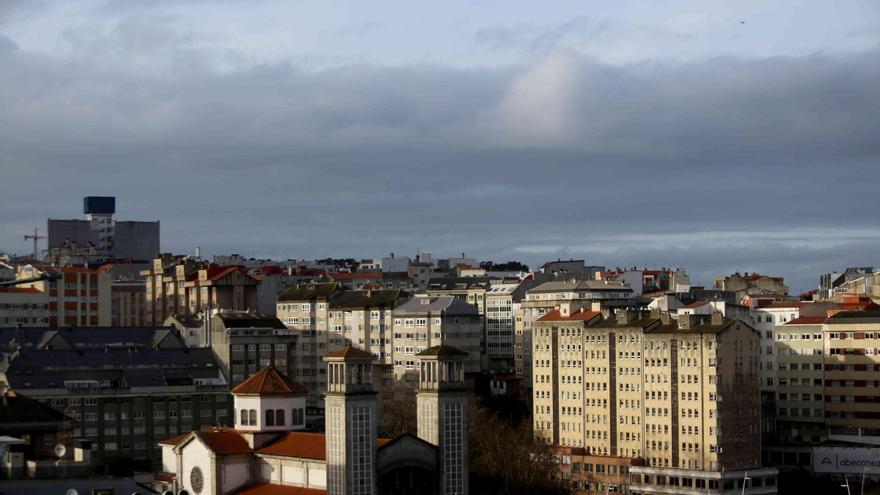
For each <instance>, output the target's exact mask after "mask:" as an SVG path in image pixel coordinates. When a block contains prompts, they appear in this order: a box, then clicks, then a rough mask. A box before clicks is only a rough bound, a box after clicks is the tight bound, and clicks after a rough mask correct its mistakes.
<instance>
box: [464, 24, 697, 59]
mask: <svg viewBox="0 0 880 495" xmlns="http://www.w3.org/2000/svg"><path fill="white" fill-rule="evenodd" d="M691 38H692V36H691V35H688V34H685V33H678V32H674V31H671V30H668V29H664V28H662V27H658V26H638V25H627V24H623V23H620V22H616V21H612V20H607V19H598V20H597V19H592V18H590V17H586V16H578V17H574V18H571V19H568V20H565V21H562V22H558V23H555V24H547V25H539V24H519V25H515V26H488V27H483V28H481V29H478V30H477V32H476V33H475V34H474V40H475V41H476V42H477V44H479V45H481V46H485V47H487V48H489V49H492V50H499V51H516V52H521V53H526V54H529V55H546V54H548V53H550V52H552V51H554V50H560V49H566V50H575V51H581V50H583V49H585V48H587V47H588V46H589V45H593V44H602V45H605V44H612V43H616V42H620V41H622V40H625V39H629V40H630V41H631V40H632V39H653V40H654V41H655V42H657V41H659V40H675V41H687V40H689V39H691Z"/></svg>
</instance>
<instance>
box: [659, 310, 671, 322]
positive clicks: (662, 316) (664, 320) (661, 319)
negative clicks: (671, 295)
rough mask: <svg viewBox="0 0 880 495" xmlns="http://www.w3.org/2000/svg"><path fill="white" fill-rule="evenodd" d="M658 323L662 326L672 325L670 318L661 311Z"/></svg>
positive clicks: (667, 313)
mask: <svg viewBox="0 0 880 495" xmlns="http://www.w3.org/2000/svg"><path fill="white" fill-rule="evenodd" d="M660 323H662V324H664V325H669V324H670V323H672V317H671V316H669V312H668V311H661V312H660Z"/></svg>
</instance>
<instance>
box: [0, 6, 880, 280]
mask: <svg viewBox="0 0 880 495" xmlns="http://www.w3.org/2000/svg"><path fill="white" fill-rule="evenodd" d="M612 3H613V6H612V5H610V4H612ZM553 4H554V5H553V6H552V7H550V6H548V5H543V4H542V5H541V8H540V9H537V5H538V4H536V3H535V2H530V1H522V2H513V1H500V0H499V1H493V0H476V1H471V2H457V1H447V2H410V1H399V2H395V1H387V2H378V3H377V2H354V1H352V2H341V1H316V2H283V3H282V2H261V1H247V2H245V1H242V2H233V1H222V2H221V1H193V0H190V1H174V0H164V1H155V2H142V1H130V2H129V1H84V2H72V1H63V2H62V1H58V2H50V1H38V0H22V1H16V0H0V212H2V227H0V250H6V251H13V252H19V253H24V252H27V251H28V250H29V244H28V243H26V242H24V241H23V239H22V237H21V236H22V235H23V234H24V233H25V232H27V231H28V230H32V229H33V228H34V227H35V226H41V227H44V225H45V219H46V218H47V217H53V218H76V217H79V216H80V215H81V204H82V200H81V198H82V197H83V196H85V195H115V196H117V197H118V200H117V211H118V217H120V218H123V219H138V220H147V219H157V218H158V219H161V221H162V236H163V239H162V241H163V242H162V244H163V249H165V250H168V251H174V252H191V251H192V249H193V248H194V247H195V246H201V247H202V249H203V251H204V252H206V253H208V254H217V253H229V252H238V253H242V254H246V255H248V256H261V257H269V256H271V257H279V258H288V257H292V258H312V257H316V256H325V255H329V256H355V257H371V256H382V255H384V254H386V253H388V252H390V251H394V252H396V253H407V252H410V253H411V252H414V251H415V249H417V248H421V249H422V250H426V251H429V252H432V253H433V254H434V255H435V256H449V255H455V254H456V253H460V252H462V251H464V252H466V253H467V254H468V255H472V256H476V257H480V258H493V259H496V260H499V261H503V260H506V259H517V260H521V261H525V262H526V263H529V264H535V263H538V262H541V261H544V260H546V259H555V258H557V257H583V258H585V259H587V260H588V262H590V263H599V264H607V265H611V266H631V265H640V266H643V265H649V266H652V265H664V266H680V267H684V268H686V269H687V270H688V271H689V272H690V273H691V275H692V278H693V279H696V280H697V281H702V282H708V281H709V280H710V278H711V276H712V275H715V274H721V273H730V272H732V271H735V270H740V271H743V270H746V271H755V270H759V271H765V272H771V273H773V274H778V275H783V276H785V277H786V279H787V280H788V281H789V285H790V286H791V287H792V289H793V290H806V289H808V288H812V287H813V286H815V285H816V284H817V279H818V274H819V273H821V272H824V271H830V270H833V269H839V268H843V267H845V266H847V265H873V264H880V259H878V249H877V246H878V242H880V230H878V227H880V221H878V211H880V201H878V197H880V117H878V116H880V3H878V2H876V1H873V0H865V1H846V0H836V1H834V2H826V1H821V2H811V1H772V0H759V1H751V0H745V1H738V2H727V1H724V2H710V1H705V0H693V1H677V2H629V1H621V2H582V1H578V2H553ZM661 4H662V5H661Z"/></svg>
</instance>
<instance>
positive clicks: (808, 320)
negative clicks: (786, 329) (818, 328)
mask: <svg viewBox="0 0 880 495" xmlns="http://www.w3.org/2000/svg"><path fill="white" fill-rule="evenodd" d="M825 320H827V318H826V317H824V316H801V317H800V318H795V319H793V320H791V321H790V322H788V323H786V325H821V324H822V323H825Z"/></svg>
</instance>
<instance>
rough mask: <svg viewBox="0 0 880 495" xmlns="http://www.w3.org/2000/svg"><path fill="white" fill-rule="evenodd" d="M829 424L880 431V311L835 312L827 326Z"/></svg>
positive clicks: (824, 330) (825, 347)
mask: <svg viewBox="0 0 880 495" xmlns="http://www.w3.org/2000/svg"><path fill="white" fill-rule="evenodd" d="M823 337H824V339H823V353H824V358H825V369H824V371H825V376H824V381H825V386H824V391H823V393H824V396H825V423H826V425H827V426H828V427H829V428H832V429H846V428H849V429H854V428H862V429H864V430H866V431H865V433H867V434H870V435H877V434H878V433H880V402H878V399H877V389H878V388H880V374H878V372H880V311H845V312H840V313H836V314H832V315H831V316H830V317H829V318H828V319H827V320H826V321H825V324H824V325H823Z"/></svg>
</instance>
